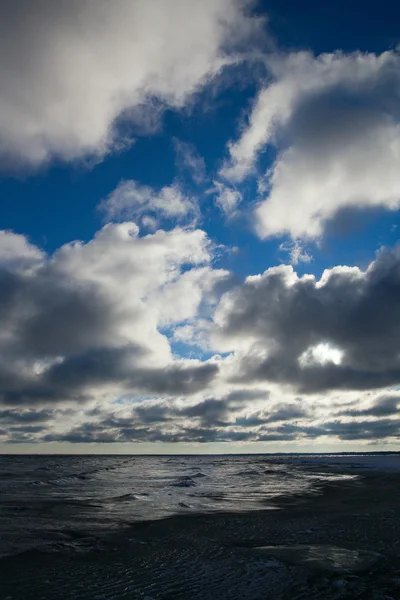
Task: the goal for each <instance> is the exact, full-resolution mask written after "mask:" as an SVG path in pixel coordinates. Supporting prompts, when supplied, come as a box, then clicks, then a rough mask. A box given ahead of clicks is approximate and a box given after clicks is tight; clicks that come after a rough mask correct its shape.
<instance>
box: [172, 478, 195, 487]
mask: <svg viewBox="0 0 400 600" xmlns="http://www.w3.org/2000/svg"><path fill="white" fill-rule="evenodd" d="M171 485H172V487H182V488H189V487H195V486H196V482H195V481H193V478H192V477H190V476H189V475H184V476H182V477H179V479H178V480H177V481H175V482H174V483H171Z"/></svg>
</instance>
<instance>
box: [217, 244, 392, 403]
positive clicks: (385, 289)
mask: <svg viewBox="0 0 400 600" xmlns="http://www.w3.org/2000/svg"><path fill="white" fill-rule="evenodd" d="M399 273H400V249H399V247H397V248H395V249H394V250H390V251H389V250H385V251H381V252H380V253H379V254H378V255H377V258H376V260H375V261H374V262H372V263H371V264H370V265H369V267H368V269H367V270H366V271H362V270H360V269H359V268H357V267H353V268H350V267H335V268H333V269H330V270H327V271H325V272H324V273H323V275H322V277H321V279H320V280H319V281H318V280H316V278H315V277H314V276H313V275H305V276H303V277H298V275H297V274H296V273H295V271H294V270H293V268H292V267H289V266H278V267H273V268H270V269H268V270H267V271H265V273H264V274H263V275H258V276H252V277H248V278H247V279H246V281H245V282H244V284H243V285H242V286H240V287H237V288H235V289H233V290H231V291H230V292H227V293H226V294H225V295H224V296H223V297H222V299H221V302H220V304H219V306H218V307H217V310H216V313H215V322H216V325H217V332H216V333H215V339H214V344H215V347H218V346H219V347H221V348H223V349H224V350H225V351H228V350H236V352H237V355H236V361H235V362H233V363H232V366H231V378H232V379H234V380H239V381H242V382H243V381H251V382H254V381H271V382H278V383H280V384H283V385H290V386H292V387H294V388H296V389H298V390H300V391H302V392H307V393H316V392H320V391H326V390H330V389H343V390H347V389H360V390H363V389H364V390H366V389H373V388H384V387H386V386H391V385H397V384H398V382H399V380H400V353H399V339H400V321H399V311H398V297H399V294H400V276H399Z"/></svg>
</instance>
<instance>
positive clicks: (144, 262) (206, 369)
mask: <svg viewBox="0 0 400 600" xmlns="http://www.w3.org/2000/svg"><path fill="white" fill-rule="evenodd" d="M20 5H21V6H19V7H17V8H15V10H14V9H13V8H12V7H10V6H8V5H7V2H0V10H1V11H2V13H3V17H4V19H3V22H4V25H3V27H4V28H5V29H4V31H3V42H2V43H3V46H4V49H6V50H7V55H8V56H12V57H13V58H12V59H7V58H5V56H6V54H5V53H4V52H3V53H2V54H3V58H2V59H1V61H0V62H1V64H0V68H1V72H2V73H3V74H4V81H5V86H4V87H5V88H6V92H5V93H4V95H3V98H2V99H1V100H0V153H1V155H2V168H1V178H0V188H1V195H2V199H3V200H2V203H1V206H0V228H1V230H2V231H3V232H4V233H3V234H2V238H1V245H0V251H1V252H0V257H1V260H0V266H1V269H2V277H4V285H3V289H4V297H5V300H4V308H3V309H2V314H1V315H0V318H1V319H2V322H3V323H4V326H3V328H4V335H3V338H4V339H3V340H1V348H0V352H1V353H2V355H3V356H4V357H5V358H4V362H5V367H4V374H1V373H0V375H1V377H0V384H1V385H2V388H1V389H0V397H1V398H2V401H1V402H2V406H1V407H0V430H1V435H2V438H1V441H0V446H1V450H3V451H10V448H11V449H12V451H26V450H27V449H28V450H30V449H31V448H40V451H57V450H60V451H65V448H68V449H69V450H70V449H71V447H72V446H73V448H74V451H91V450H90V449H92V450H93V448H95V449H99V448H103V447H104V444H107V447H108V448H109V450H110V451H117V450H116V449H118V448H120V445H121V444H122V447H124V448H127V449H128V451H153V450H154V448H155V450H154V451H171V449H173V451H184V449H185V448H186V449H187V448H189V449H191V450H193V449H194V451H204V450H206V451H211V450H212V451H215V450H219V449H221V448H222V449H224V450H227V451H235V449H237V451H252V450H254V451H260V449H262V450H264V449H265V451H269V450H270V451H279V450H283V451H286V450H288V451H291V450H296V448H297V449H304V450H310V448H314V446H315V447H316V449H317V450H318V451H321V450H324V449H329V450H330V451H331V450H332V449H335V448H338V449H347V450H348V449H350V450H351V449H359V448H363V447H365V445H369V444H373V446H372V447H379V448H381V449H382V448H384V449H393V448H397V447H398V437H399V429H398V423H399V422H398V420H397V414H398V411H397V400H398V398H399V402H400V396H399V397H397V394H398V383H399V380H400V354H399V357H397V353H398V341H400V339H398V337H397V331H398V324H397V319H399V315H400V313H398V309H397V304H396V302H397V298H398V295H397V290H399V292H400V279H399V278H398V275H397V270H396V265H397V262H398V261H400V257H399V251H398V248H397V242H398V235H399V233H398V232H399V231H400V229H399V226H400V222H399V208H400V178H399V177H398V175H397V170H396V169H397V166H398V161H399V160H400V111H399V110H398V108H397V105H398V100H399V96H400V56H399V53H398V44H399V34H398V31H397V27H396V25H397V23H398V20H399V18H400V8H399V7H396V6H395V3H393V2H389V1H385V2H382V3H380V4H379V7H377V6H376V4H375V3H372V2H371V3H365V2H364V3H361V2H358V1H357V2H352V3H351V5H350V6H349V3H346V2H344V1H340V2H336V3H334V4H332V3H331V4H328V5H321V3H318V2H316V1H315V2H314V1H312V2H305V3H301V5H299V3H297V2H286V3H282V2H275V1H272V0H271V1H269V2H247V1H243V2H237V1H236V0H217V1H216V2H211V0H210V1H209V2H208V1H207V2H203V3H202V4H201V5H200V4H199V3H198V2H197V1H196V0H190V1H188V2H186V3H184V2H181V1H180V0H173V2H172V4H171V6H170V7H169V10H168V11H167V10H166V9H165V6H163V4H162V2H155V3H154V5H152V6H151V7H150V6H149V5H147V6H146V5H145V3H144V1H142V0H117V1H116V2H115V4H108V3H106V2H103V1H100V2H98V3H96V2H95V1H94V0H86V1H85V2H83V3H82V5H81V6H80V7H73V8H71V7H69V6H68V3H65V4H62V5H61V4H60V6H59V8H58V9H57V10H53V9H52V8H51V2H50V1H49V2H47V1H45V2H43V3H42V4H41V5H40V7H39V6H34V5H31V4H30V3H29V2H28V1H27V0H21V2H20ZM22 19H23V20H24V23H25V29H24V30H22V29H21V23H22ZM182 22H185V24H186V25H185V28H184V30H182V28H181V25H180V23H182ZM43 23H46V27H45V29H44V28H43V27H44V26H43ZM0 33H1V32H0ZM7 78H8V79H7ZM128 222H129V223H131V224H130V225H128V224H127V223H128ZM399 272H400V269H399ZM305 275H307V276H306V277H303V276H305ZM249 276H250V279H249ZM251 276H257V277H256V278H253V279H251ZM321 277H322V279H321ZM285 311H286V312H285ZM399 325H400V320H399ZM399 331H400V329H399ZM235 394H236V396H235ZM124 397H127V398H129V399H130V400H129V402H126V403H124V402H122V403H121V401H120V398H124ZM232 398H233V400H232ZM132 399H133V403H132ZM135 399H136V400H135ZM116 401H117V402H116ZM139 405H140V406H141V408H140V410H139V409H138V408H137V407H138V406H139ZM116 406H117V408H118V411H117V412H116ZM298 406H300V407H301V408H300V409H299V408H298ZM143 407H144V408H143ZM193 407H197V408H193ZM210 407H211V409H210ZM349 407H350V408H349ZM382 407H383V408H382ZM146 410H147V412H145V411H146ZM207 411H209V412H207ZM152 415H153V417H152ZM3 423H4V424H3ZM243 423H245V425H243ZM246 423H247V424H246ZM92 444H95V446H93V445H92ZM113 444H117V445H116V446H114V445H113ZM344 446H345V447H344ZM181 449H183V450H181ZM210 449H211V450H210ZM368 449H370V447H369V446H368ZM103 451H104V450H103Z"/></svg>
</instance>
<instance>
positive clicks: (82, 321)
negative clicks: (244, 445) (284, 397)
mask: <svg viewBox="0 0 400 600" xmlns="http://www.w3.org/2000/svg"><path fill="white" fill-rule="evenodd" d="M0 241H1V242H2V243H1V244H0V280H1V287H0V289H1V292H0V309H1V310H0V330H1V334H0V356H1V367H0V402H2V403H3V404H6V405H25V406H26V407H27V408H28V407H29V406H30V405H40V404H43V403H47V404H48V403H62V402H63V401H67V402H83V401H88V400H90V399H93V398H101V397H104V398H105V399H107V398H108V399H109V400H110V399H111V400H112V399H116V398H117V397H118V395H119V394H123V393H126V392H127V391H132V390H136V391H138V392H139V391H140V392H144V393H146V392H150V393H156V394H174V393H181V394H188V395H190V394H193V393H195V392H197V391H199V390H200V389H203V388H206V387H207V385H208V383H209V382H210V381H211V380H212V379H213V378H214V377H215V375H216V373H217V371H218V366H217V365H216V364H215V363H211V362H209V363H207V362H205V363H200V362H199V361H194V360H193V361H191V360H187V359H178V358H175V357H174V356H173V354H172V351H171V348H170V344H169V341H168V339H167V337H166V336H165V335H164V334H163V333H161V329H162V328H163V327H168V326H172V325H174V324H178V323H181V322H184V321H185V320H186V319H191V318H193V317H194V316H195V315H196V314H197V312H198V310H199V307H200V305H203V306H206V305H207V303H209V302H211V303H213V302H214V301H215V298H214V288H215V286H216V285H217V284H218V282H219V281H220V280H221V279H223V278H225V277H226V272H225V271H221V270H213V269H212V267H211V266H210V260H211V256H212V246H211V245H210V242H209V240H208V239H207V236H206V235H205V233H204V232H202V231H200V230H190V231H185V230H182V229H179V228H178V229H174V230H172V231H169V232H165V231H162V230H159V231H157V232H156V233H154V234H151V235H147V236H144V237H140V235H139V230H138V227H137V226H136V225H135V224H134V223H121V224H113V225H112V224H109V225H107V226H105V227H104V228H103V229H102V230H101V231H99V232H98V233H97V235H96V236H95V238H94V239H93V240H91V241H89V242H88V243H81V242H74V243H71V244H67V245H65V246H63V247H61V248H60V249H59V250H57V251H56V252H55V253H54V254H53V255H52V256H45V255H44V254H43V253H42V252H41V251H40V250H39V249H35V247H34V246H32V245H30V244H29V243H28V242H27V240H25V239H24V238H22V236H18V235H16V234H13V233H10V232H8V233H4V234H3V237H2V238H0ZM3 248H4V252H3V253H2V249H3ZM13 252H14V255H15V256H13ZM21 257H22V258H23V260H20V259H21ZM17 259H18V260H17ZM21 414H22V413H21Z"/></svg>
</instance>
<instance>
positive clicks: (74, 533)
mask: <svg viewBox="0 0 400 600" xmlns="http://www.w3.org/2000/svg"><path fill="white" fill-rule="evenodd" d="M396 460H397V462H396V465H397V466H398V464H399V456H397V457H396ZM374 461H375V462H374ZM379 461H380V463H382V460H381V458H379V457H378V458H377V457H374V456H367V457H364V458H363V460H360V457H359V456H358V457H357V456H355V457H354V456H344V457H343V456H342V457H335V456H333V457H332V456H326V455H319V456H312V457H310V456H302V455H296V456H285V457H282V456H271V455H218V456H213V455H201V456H200V455H196V456H194V455H191V456H182V455H179V456H138V455H134V456H127V455H112V456H111V455H107V456H104V455H103V456H99V455H84V456H79V455H68V456H67V455H54V456H48V455H46V456H43V455H41V456H37V455H35V456H22V455H13V456H11V455H3V456H0V531H1V536H0V557H1V556H6V555H14V554H19V553H21V552H25V551H28V550H32V549H38V550H40V549H45V550H46V551H52V550H54V551H57V550H60V549H65V548H70V549H71V550H72V551H77V552H78V551H83V550H85V549H87V548H88V547H89V548H90V546H91V544H94V543H96V542H97V540H98V539H99V538H101V536H104V535H106V534H108V533H110V532H116V531H119V530H122V529H124V528H128V527H129V526H130V525H131V524H132V523H134V522H137V521H149V520H155V519H162V518H165V517H169V516H172V515H176V514H182V513H183V514H188V513H215V512H243V511H252V510H260V509H262V510H266V509H271V510H277V509H279V508H278V507H279V500H280V499H282V498H283V497H285V498H287V497H291V496H292V497H297V496H299V495H307V494H316V493H319V490H320V489H321V487H322V486H323V484H324V483H325V482H328V481H332V480H338V481H340V480H343V479H348V478H354V477H357V475H356V474H354V473H349V467H351V465H353V466H354V465H355V466H356V467H359V468H361V467H364V468H365V467H367V468H368V466H370V467H371V466H372V468H374V465H376V464H378V463H379ZM376 468H377V467H376Z"/></svg>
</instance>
